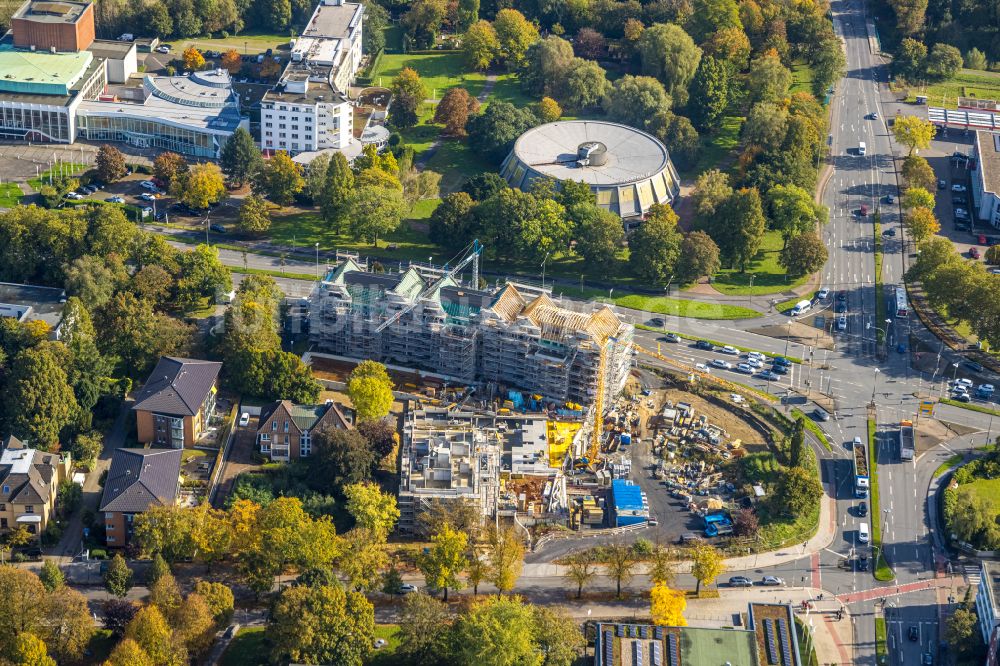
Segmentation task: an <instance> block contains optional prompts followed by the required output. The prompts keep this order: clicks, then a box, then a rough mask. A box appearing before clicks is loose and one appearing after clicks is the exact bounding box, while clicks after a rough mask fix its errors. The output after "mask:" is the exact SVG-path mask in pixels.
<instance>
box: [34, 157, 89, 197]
mask: <svg viewBox="0 0 1000 666" xmlns="http://www.w3.org/2000/svg"><path fill="white" fill-rule="evenodd" d="M89 168H90V165H89V164H82V163H80V162H60V163H59V164H57V165H56V166H54V167H51V168H49V169H46V170H45V171H43V172H41V173H40V174H38V177H37V178H29V179H28V185H31V187H32V189H35V190H38V189H40V188H41V187H42V185H48V184H49V179H50V178H51V177H52V176H55V177H56V178H58V177H60V176H76V175H77V174H80V173H82V172H84V171H86V170H87V169H89Z"/></svg>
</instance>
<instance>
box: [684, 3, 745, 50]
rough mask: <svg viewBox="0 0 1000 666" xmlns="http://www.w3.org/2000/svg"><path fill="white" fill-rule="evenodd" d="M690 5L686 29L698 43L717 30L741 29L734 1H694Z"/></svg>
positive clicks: (738, 13) (737, 9) (738, 12)
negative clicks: (690, 9) (689, 15)
mask: <svg viewBox="0 0 1000 666" xmlns="http://www.w3.org/2000/svg"><path fill="white" fill-rule="evenodd" d="M691 5H692V11H691V18H690V19H688V23H687V29H688V32H690V33H691V36H692V37H694V38H695V39H696V40H698V41H703V40H704V39H705V38H706V37H708V36H709V35H711V34H712V33H715V32H718V31H719V30H724V29H727V28H741V27H742V25H741V23H740V11H739V8H738V7H737V3H736V2H735V0H695V1H694V2H692V3H691Z"/></svg>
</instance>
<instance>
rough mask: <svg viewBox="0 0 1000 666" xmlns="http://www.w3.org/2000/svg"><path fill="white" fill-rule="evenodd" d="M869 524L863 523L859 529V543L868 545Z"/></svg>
mask: <svg viewBox="0 0 1000 666" xmlns="http://www.w3.org/2000/svg"><path fill="white" fill-rule="evenodd" d="M868 538H869V537H868V523H861V525H860V526H859V527H858V541H860V542H861V543H868Z"/></svg>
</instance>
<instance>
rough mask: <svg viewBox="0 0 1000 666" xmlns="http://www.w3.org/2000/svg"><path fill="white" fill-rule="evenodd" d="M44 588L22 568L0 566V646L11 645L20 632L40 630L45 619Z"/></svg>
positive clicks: (34, 576)
mask: <svg viewBox="0 0 1000 666" xmlns="http://www.w3.org/2000/svg"><path fill="white" fill-rule="evenodd" d="M45 596H46V595H45V588H44V587H43V586H42V583H41V581H39V580H38V576H36V575H35V574H33V573H31V572H30V571H28V570H26V569H17V568H15V567H11V566H0V646H3V648H4V651H5V652H6V650H9V649H10V646H12V645H14V641H15V639H16V637H17V635H18V634H20V633H22V632H32V633H37V632H40V631H41V629H42V626H43V624H44V622H45Z"/></svg>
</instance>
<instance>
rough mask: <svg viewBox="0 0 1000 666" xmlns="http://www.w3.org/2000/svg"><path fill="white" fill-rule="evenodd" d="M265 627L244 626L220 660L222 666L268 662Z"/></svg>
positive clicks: (244, 665) (256, 665) (248, 665)
mask: <svg viewBox="0 0 1000 666" xmlns="http://www.w3.org/2000/svg"><path fill="white" fill-rule="evenodd" d="M267 657H268V646H267V643H266V641H265V638H264V627H244V628H243V629H240V630H239V632H238V633H237V634H236V636H235V637H234V638H233V640H232V642H231V643H230V644H229V647H227V648H226V651H225V652H223V653H222V659H220V660H219V664H221V666H264V665H265V664H267V663H269V662H268V659H267Z"/></svg>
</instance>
